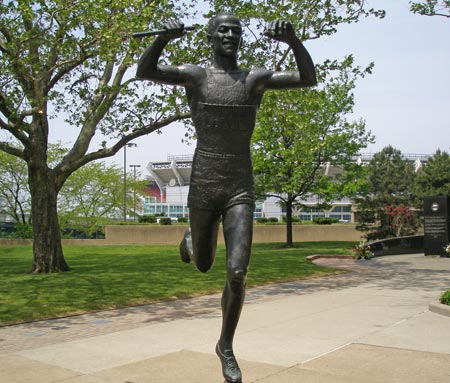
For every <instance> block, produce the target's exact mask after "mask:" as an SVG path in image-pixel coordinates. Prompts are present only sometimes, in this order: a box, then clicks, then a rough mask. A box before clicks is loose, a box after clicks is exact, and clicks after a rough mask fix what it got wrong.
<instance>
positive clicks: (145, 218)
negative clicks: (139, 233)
mask: <svg viewBox="0 0 450 383" xmlns="http://www.w3.org/2000/svg"><path fill="white" fill-rule="evenodd" d="M138 221H139V222H141V223H156V217H155V216H153V215H143V216H142V217H139V219H138Z"/></svg>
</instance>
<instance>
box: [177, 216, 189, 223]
mask: <svg viewBox="0 0 450 383" xmlns="http://www.w3.org/2000/svg"><path fill="white" fill-rule="evenodd" d="M187 221H188V219H187V218H186V217H178V222H180V223H186V222H187Z"/></svg>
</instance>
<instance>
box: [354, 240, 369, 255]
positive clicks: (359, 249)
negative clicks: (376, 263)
mask: <svg viewBox="0 0 450 383" xmlns="http://www.w3.org/2000/svg"><path fill="white" fill-rule="evenodd" d="M352 251H353V254H354V256H355V258H356V259H361V258H364V259H369V258H371V257H373V252H372V250H370V246H369V245H367V244H366V242H365V241H361V242H359V243H358V244H357V245H355V246H353V249H352Z"/></svg>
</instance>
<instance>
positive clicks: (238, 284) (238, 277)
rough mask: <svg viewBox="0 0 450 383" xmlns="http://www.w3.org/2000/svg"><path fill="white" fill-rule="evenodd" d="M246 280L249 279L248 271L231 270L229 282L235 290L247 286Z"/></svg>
mask: <svg viewBox="0 0 450 383" xmlns="http://www.w3.org/2000/svg"><path fill="white" fill-rule="evenodd" d="M246 279H247V270H244V269H231V270H230V271H229V273H228V281H229V283H230V286H231V288H232V289H233V290H234V289H237V290H240V289H242V288H243V287H244V286H245V281H246Z"/></svg>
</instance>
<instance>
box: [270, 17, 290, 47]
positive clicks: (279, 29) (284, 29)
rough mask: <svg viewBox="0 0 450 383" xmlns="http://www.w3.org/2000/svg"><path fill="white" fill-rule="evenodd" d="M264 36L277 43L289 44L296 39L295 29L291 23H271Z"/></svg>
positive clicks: (278, 21)
mask: <svg viewBox="0 0 450 383" xmlns="http://www.w3.org/2000/svg"><path fill="white" fill-rule="evenodd" d="M264 36H267V37H269V38H271V39H273V40H276V41H282V42H285V43H289V42H290V41H292V39H293V38H295V31H294V27H293V26H292V24H291V22H290V21H280V20H277V21H271V22H270V23H269V24H268V25H267V28H266V30H265V31H264Z"/></svg>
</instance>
